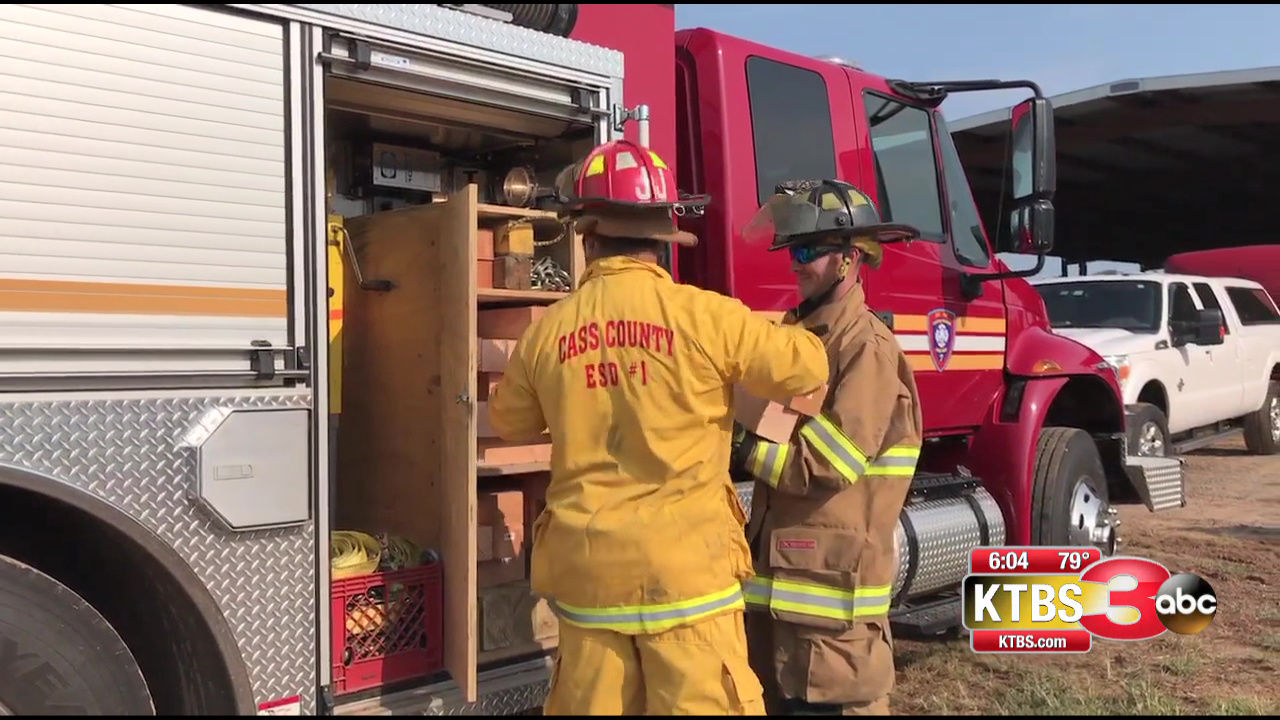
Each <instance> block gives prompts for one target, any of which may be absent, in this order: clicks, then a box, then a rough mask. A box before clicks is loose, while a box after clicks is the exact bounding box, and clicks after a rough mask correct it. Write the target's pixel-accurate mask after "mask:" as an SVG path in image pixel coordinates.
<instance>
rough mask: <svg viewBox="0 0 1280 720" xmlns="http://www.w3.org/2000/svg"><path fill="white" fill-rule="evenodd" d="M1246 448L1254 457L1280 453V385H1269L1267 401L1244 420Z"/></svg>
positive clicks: (1274, 382) (1275, 383)
mask: <svg viewBox="0 0 1280 720" xmlns="http://www.w3.org/2000/svg"><path fill="white" fill-rule="evenodd" d="M1244 446H1245V447H1247V448H1249V452H1251V453H1253V454H1254V455H1275V454H1276V453H1277V452H1280V383H1278V382H1276V381H1275V380H1272V381H1271V382H1269V383H1267V399H1266V400H1265V401H1263V403H1262V407H1260V408H1258V410H1257V411H1256V412H1252V413H1249V415H1247V416H1245V419H1244Z"/></svg>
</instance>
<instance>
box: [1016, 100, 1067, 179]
mask: <svg viewBox="0 0 1280 720" xmlns="http://www.w3.org/2000/svg"><path fill="white" fill-rule="evenodd" d="M1010 126H1011V128H1012V133H1013V140H1012V142H1010V143H1009V153H1010V158H1009V167H1011V168H1012V169H1013V200H1014V202H1017V203H1019V204H1021V203H1022V202H1023V201H1025V200H1028V199H1032V198H1035V199H1037V200H1052V199H1053V194H1054V192H1055V191H1056V190H1057V186H1058V170H1057V148H1056V146H1055V145H1054V133H1053V106H1052V105H1051V104H1050V103H1049V100H1048V98H1042V97H1033V98H1028V99H1026V100H1024V101H1022V102H1020V103H1018V104H1017V105H1014V106H1013V110H1012V111H1011V116H1010Z"/></svg>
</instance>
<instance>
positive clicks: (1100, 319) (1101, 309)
mask: <svg viewBox="0 0 1280 720" xmlns="http://www.w3.org/2000/svg"><path fill="white" fill-rule="evenodd" d="M1035 289H1036V292H1038V293H1040V297H1041V298H1043V299H1044V307H1045V310H1047V311H1048V313H1049V325H1050V326H1052V327H1055V328H1120V329H1124V330H1128V331H1130V332H1144V333H1153V332H1156V331H1157V330H1159V329H1160V285H1159V283H1154V282H1149V281H1144V280H1093V281H1083V282H1065V283H1048V284H1044V285H1036V286H1035Z"/></svg>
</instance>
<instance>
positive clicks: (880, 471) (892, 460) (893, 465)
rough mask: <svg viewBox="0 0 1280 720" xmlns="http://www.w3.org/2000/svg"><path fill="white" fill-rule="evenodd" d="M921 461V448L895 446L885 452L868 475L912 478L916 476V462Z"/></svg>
mask: <svg viewBox="0 0 1280 720" xmlns="http://www.w3.org/2000/svg"><path fill="white" fill-rule="evenodd" d="M919 460H920V448H919V447H915V446H911V445H895V446H894V447H891V448H889V449H888V450H885V451H884V452H883V453H881V454H880V457H878V458H876V459H875V461H874V462H872V463H871V464H870V465H869V466H867V472H866V474H867V475H881V476H895V477H911V476H912V475H915V474H916V462H917V461H919Z"/></svg>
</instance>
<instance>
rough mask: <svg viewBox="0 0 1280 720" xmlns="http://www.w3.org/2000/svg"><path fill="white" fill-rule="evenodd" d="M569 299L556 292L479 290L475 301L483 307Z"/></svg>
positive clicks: (566, 295)
mask: <svg viewBox="0 0 1280 720" xmlns="http://www.w3.org/2000/svg"><path fill="white" fill-rule="evenodd" d="M567 297H569V293H567V292H560V291H557V290H508V289H506V288H481V289H479V290H476V299H477V300H478V301H479V302H480V303H482V304H485V305H497V304H508V303H510V304H521V305H527V304H529V303H540V304H541V303H545V304H547V305H550V304H551V303H553V302H555V301H557V300H562V299H564V298H567Z"/></svg>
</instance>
